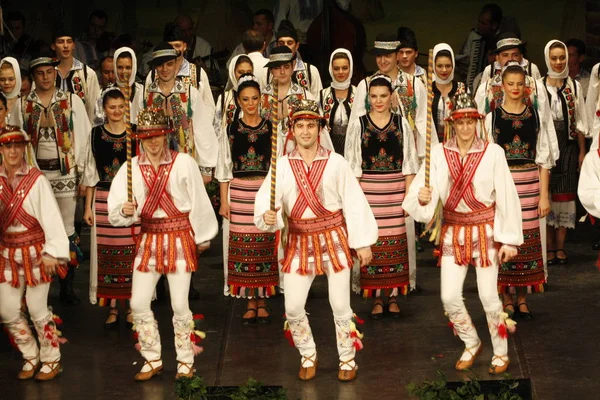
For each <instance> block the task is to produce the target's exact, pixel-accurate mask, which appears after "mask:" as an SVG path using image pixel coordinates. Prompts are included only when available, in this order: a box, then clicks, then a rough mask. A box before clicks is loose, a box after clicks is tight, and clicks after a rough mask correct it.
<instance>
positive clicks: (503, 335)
mask: <svg viewBox="0 0 600 400" xmlns="http://www.w3.org/2000/svg"><path fill="white" fill-rule="evenodd" d="M498 335H500V337H501V338H502V339H508V332H507V330H506V325H505V324H499V325H498Z"/></svg>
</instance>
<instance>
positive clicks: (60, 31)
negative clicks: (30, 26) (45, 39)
mask: <svg viewBox="0 0 600 400" xmlns="http://www.w3.org/2000/svg"><path fill="white" fill-rule="evenodd" d="M65 36H67V37H70V38H71V39H73V40H75V34H74V32H73V29H72V28H71V27H70V26H68V25H60V26H57V27H56V28H54V30H53V31H52V42H53V43H54V42H55V41H56V39H58V38H59V37H65Z"/></svg>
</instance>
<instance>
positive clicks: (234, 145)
mask: <svg viewBox="0 0 600 400" xmlns="http://www.w3.org/2000/svg"><path fill="white" fill-rule="evenodd" d="M271 126H272V125H271V121H269V120H267V119H262V120H261V122H260V123H259V124H258V126H249V125H246V124H245V123H244V122H243V121H242V120H241V119H237V120H234V121H233V122H232V123H231V124H229V125H228V127H227V135H228V136H229V145H230V146H231V160H232V162H233V177H234V178H244V177H255V176H261V177H264V176H266V175H267V173H268V172H269V166H270V165H271Z"/></svg>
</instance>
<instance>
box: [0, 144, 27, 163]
mask: <svg viewBox="0 0 600 400" xmlns="http://www.w3.org/2000/svg"><path fill="white" fill-rule="evenodd" d="M0 153H1V154H2V164H4V165H7V166H10V167H12V168H19V167H21V164H22V163H23V160H24V158H23V154H25V143H5V144H3V145H2V146H0Z"/></svg>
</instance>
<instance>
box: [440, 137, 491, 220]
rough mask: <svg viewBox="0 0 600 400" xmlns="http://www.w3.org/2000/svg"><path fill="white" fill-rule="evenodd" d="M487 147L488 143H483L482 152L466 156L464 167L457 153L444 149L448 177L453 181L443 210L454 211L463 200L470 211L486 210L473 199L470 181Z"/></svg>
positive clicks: (483, 205)
mask: <svg viewBox="0 0 600 400" xmlns="http://www.w3.org/2000/svg"><path fill="white" fill-rule="evenodd" d="M487 146H488V143H485V145H484V148H483V151H481V152H477V153H470V154H468V155H467V159H466V161H465V163H464V165H463V164H462V163H461V162H460V156H459V154H458V152H456V151H451V150H448V149H447V148H445V147H444V155H445V156H446V162H447V163H448V167H449V170H450V175H451V176H452V180H453V181H454V184H453V185H452V189H450V196H449V197H448V201H446V205H445V208H447V209H449V210H454V209H456V207H457V206H458V203H459V202H460V200H461V199H464V200H465V202H466V203H467V206H468V207H469V208H471V209H472V210H478V209H482V208H486V206H485V204H483V203H481V202H480V201H479V200H477V199H476V198H475V193H474V192H473V184H472V181H473V176H475V172H476V171H477V167H478V166H479V164H480V163H481V160H482V159H483V155H484V154H485V151H486V150H487Z"/></svg>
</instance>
